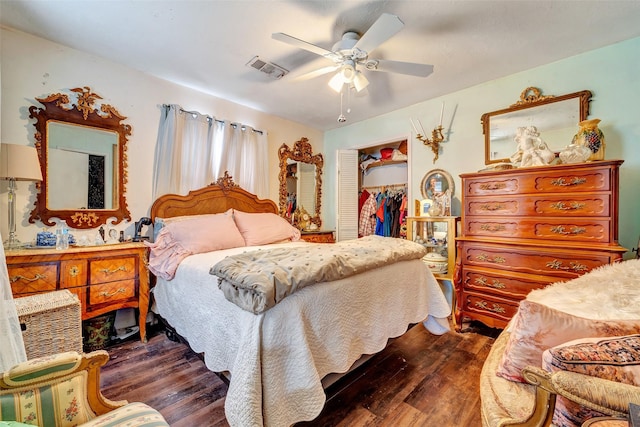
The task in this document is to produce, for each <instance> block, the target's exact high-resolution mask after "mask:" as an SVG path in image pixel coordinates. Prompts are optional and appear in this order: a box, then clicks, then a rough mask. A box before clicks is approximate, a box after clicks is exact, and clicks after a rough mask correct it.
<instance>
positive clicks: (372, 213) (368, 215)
mask: <svg viewBox="0 0 640 427" xmlns="http://www.w3.org/2000/svg"><path fill="white" fill-rule="evenodd" d="M365 191H366V190H365ZM367 194H369V196H368V197H367V200H366V201H365V202H364V203H363V205H362V209H361V210H360V217H359V221H358V235H359V236H360V237H364V236H370V235H372V234H375V232H376V211H377V209H378V203H377V201H376V195H375V193H369V192H367Z"/></svg>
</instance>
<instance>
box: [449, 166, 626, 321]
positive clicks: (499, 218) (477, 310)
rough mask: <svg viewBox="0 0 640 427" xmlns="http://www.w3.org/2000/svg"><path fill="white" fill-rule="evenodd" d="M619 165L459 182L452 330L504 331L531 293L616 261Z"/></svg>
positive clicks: (474, 176)
mask: <svg viewBox="0 0 640 427" xmlns="http://www.w3.org/2000/svg"><path fill="white" fill-rule="evenodd" d="M621 164H622V161H621V160H612V161H599V162H592V163H581V164H572V165H558V166H539V167H531V168H522V169H512V170H505V171H497V172H480V173H470V174H463V175H461V178H462V206H463V208H462V209H463V214H462V221H461V233H460V237H458V238H457V239H456V241H457V247H458V251H457V258H456V268H455V274H454V283H455V286H456V293H457V296H458V298H457V310H456V320H457V322H456V324H457V325H458V326H457V328H458V330H459V329H460V325H462V321H463V319H475V320H479V321H481V322H483V323H485V324H486V325H488V326H491V327H497V328H504V327H505V326H506V324H507V322H508V321H509V319H511V317H512V316H513V315H514V314H515V312H516V310H517V309H518V303H519V301H520V300H522V299H524V298H525V297H526V295H527V294H528V293H529V292H530V291H531V290H533V289H537V288H542V287H544V286H546V285H548V284H550V283H553V282H557V281H563V280H569V279H572V278H575V277H578V276H580V275H582V274H584V273H586V272H588V271H590V270H591V269H593V268H596V267H598V266H600V265H602V264H608V263H611V262H615V261H618V260H620V259H621V258H622V255H623V254H624V253H625V252H626V249H625V248H623V247H621V246H619V245H618V242H617V240H618V174H619V173H618V169H619V167H620V165H621Z"/></svg>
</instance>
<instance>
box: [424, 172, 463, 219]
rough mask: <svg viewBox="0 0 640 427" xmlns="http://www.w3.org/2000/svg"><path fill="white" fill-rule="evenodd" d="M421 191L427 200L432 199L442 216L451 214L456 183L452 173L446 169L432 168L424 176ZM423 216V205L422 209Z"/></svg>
mask: <svg viewBox="0 0 640 427" xmlns="http://www.w3.org/2000/svg"><path fill="white" fill-rule="evenodd" d="M420 192H421V193H422V197H423V198H424V199H425V200H431V201H432V203H433V204H434V205H438V206H437V208H436V209H434V210H435V211H437V212H440V213H439V215H441V216H450V215H451V199H452V198H453V195H454V194H455V183H454V181H453V177H452V176H451V174H450V173H449V172H447V171H445V170H444V169H432V170H430V171H428V172H427V173H426V174H425V175H424V177H423V178H422V182H421V183H420ZM420 215H421V216H422V206H421V209H420Z"/></svg>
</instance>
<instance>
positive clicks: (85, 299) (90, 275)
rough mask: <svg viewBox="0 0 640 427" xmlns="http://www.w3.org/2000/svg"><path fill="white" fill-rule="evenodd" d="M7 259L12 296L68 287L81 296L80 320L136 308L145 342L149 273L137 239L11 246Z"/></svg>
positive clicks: (145, 254)
mask: <svg viewBox="0 0 640 427" xmlns="http://www.w3.org/2000/svg"><path fill="white" fill-rule="evenodd" d="M6 258H7V267H8V270H9V281H10V283H11V290H12V292H13V296H14V297H16V298H19V297H21V296H26V295H32V294H40V293H44V292H51V291H55V290H60V289H68V290H69V291H71V292H72V293H74V294H76V295H77V296H78V298H79V299H80V304H81V306H82V319H83V320H85V319H90V318H92V317H96V316H99V315H101V314H104V313H107V312H110V311H113V310H116V309H119V308H126V307H134V308H138V309H139V325H140V338H141V339H142V341H146V318H147V312H148V308H149V275H148V272H147V248H146V247H145V246H144V245H143V244H142V243H122V244H117V245H105V246H95V247H78V248H70V249H68V250H64V251H59V250H56V249H55V248H52V249H48V248H47V249H22V250H11V251H7V252H6Z"/></svg>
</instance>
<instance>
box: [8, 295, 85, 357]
mask: <svg viewBox="0 0 640 427" xmlns="http://www.w3.org/2000/svg"><path fill="white" fill-rule="evenodd" d="M14 301H15V304H16V309H17V311H18V319H19V320H20V326H21V327H22V338H23V340H24V346H25V349H26V351H27V359H33V358H36V357H41V356H49V355H52V354H56V353H61V352H65V351H77V352H79V353H81V352H82V314H81V309H80V301H79V300H78V297H77V296H76V295H74V294H72V293H71V292H69V291H68V290H66V289H65V290H62V291H55V292H46V293H42V294H36V295H30V296H26V297H22V298H16V299H15V300H14Z"/></svg>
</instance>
